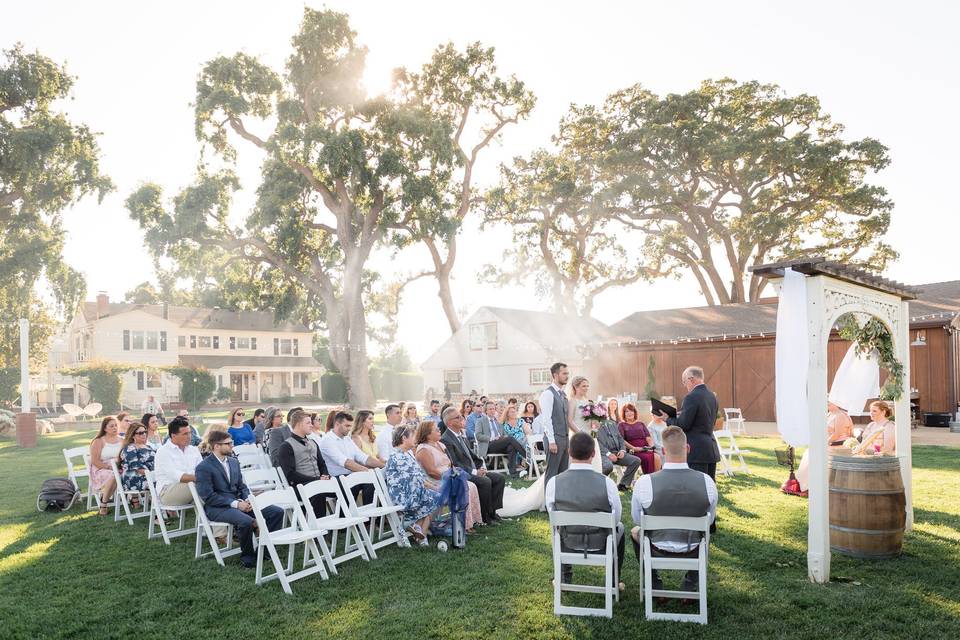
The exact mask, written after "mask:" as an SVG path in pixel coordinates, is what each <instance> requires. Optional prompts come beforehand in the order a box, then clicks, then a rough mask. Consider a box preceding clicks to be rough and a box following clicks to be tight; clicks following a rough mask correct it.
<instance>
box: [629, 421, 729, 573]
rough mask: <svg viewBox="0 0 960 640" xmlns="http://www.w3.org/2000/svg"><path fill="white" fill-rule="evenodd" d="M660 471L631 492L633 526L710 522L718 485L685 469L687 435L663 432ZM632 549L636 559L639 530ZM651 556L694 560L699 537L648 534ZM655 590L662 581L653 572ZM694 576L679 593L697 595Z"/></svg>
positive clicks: (687, 533)
mask: <svg viewBox="0 0 960 640" xmlns="http://www.w3.org/2000/svg"><path fill="white" fill-rule="evenodd" d="M661 437H662V439H663V456H664V463H663V468H662V469H661V470H660V471H657V472H656V473H651V474H648V475H643V476H640V479H639V480H637V484H636V485H635V486H634V489H633V501H632V502H631V513H632V515H633V521H634V522H640V516H641V515H642V514H647V515H651V516H681V517H691V518H696V517H700V516H703V515H706V513H707V512H708V511H709V512H710V516H711V518H710V520H711V522H712V521H713V518H715V517H716V513H717V485H716V484H715V483H714V481H713V478H711V477H710V476H708V475H707V474H705V473H703V472H702V471H696V470H694V469H691V468H690V467H688V466H687V453H688V452H689V451H690V446H689V445H688V444H687V435H686V434H685V433H684V432H683V429H681V428H680V427H677V426H671V427H667V428H666V429H664V430H663V435H662V436H661ZM631 534H632V535H631V537H632V538H633V549H634V551H636V553H637V558H638V559H639V558H640V554H641V553H643V552H642V551H641V548H640V527H634V528H633V531H632V532H631ZM648 537H649V538H650V553H652V554H653V555H654V556H657V557H667V556H676V557H680V558H695V557H697V545H698V544H700V539H701V536H700V533H699V532H696V531H682V530H679V529H670V530H663V531H651V532H650V533H649V534H648ZM652 581H653V584H652V585H651V586H652V587H653V588H654V589H663V581H662V580H661V579H660V576H658V575H657V571H656V570H654V571H653V575H652ZM697 585H698V582H697V572H696V571H688V572H687V574H686V575H685V576H684V578H683V583H682V584H681V587H680V590H681V591H697V588H698V587H697Z"/></svg>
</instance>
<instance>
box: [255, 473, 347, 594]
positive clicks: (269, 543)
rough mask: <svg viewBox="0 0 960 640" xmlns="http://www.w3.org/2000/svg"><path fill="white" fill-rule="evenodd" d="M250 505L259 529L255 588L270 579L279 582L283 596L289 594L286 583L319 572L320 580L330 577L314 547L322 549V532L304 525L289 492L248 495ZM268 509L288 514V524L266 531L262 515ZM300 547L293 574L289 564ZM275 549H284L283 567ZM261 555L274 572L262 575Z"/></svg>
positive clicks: (304, 521) (281, 490)
mask: <svg viewBox="0 0 960 640" xmlns="http://www.w3.org/2000/svg"><path fill="white" fill-rule="evenodd" d="M250 504H251V505H252V506H253V513H254V515H255V516H256V518H257V527H258V529H259V531H258V532H257V539H258V544H257V577H256V583H257V586H259V585H261V584H263V583H265V582H269V581H270V580H279V581H280V584H281V586H283V592H284V593H286V594H287V595H293V590H292V589H291V588H290V583H291V582H293V581H295V580H299V579H300V578H306V577H307V576H311V575H313V574H315V573H319V574H320V577H321V578H323V579H324V580H327V579H328V578H329V577H330V576H329V575H328V574H327V569H326V566H325V564H324V556H323V554H322V552H321V551H320V549H319V548H318V547H317V542H318V541H319V542H320V545H321V546H323V547H326V543H325V542H324V541H323V531H321V530H318V529H311V528H310V526H309V525H308V524H307V521H306V519H305V518H304V515H303V512H302V511H301V510H300V506H299V504H298V502H297V496H296V495H295V494H294V492H293V489H275V490H273V491H266V492H264V493H261V494H259V495H255V496H254V495H251V496H250ZM268 506H276V507H280V508H282V509H284V510H285V511H286V512H287V513H288V514H289V518H290V524H289V525H288V526H285V527H283V528H281V529H277V530H275V531H270V530H269V529H268V528H267V520H266V518H265V517H264V515H263V511H264V509H266V508H267V507H268ZM300 544H302V545H303V568H302V569H300V570H299V571H294V569H293V564H294V561H295V560H296V551H297V545H300ZM278 546H286V547H287V562H286V565H284V563H283V562H282V561H281V560H280V553H279V552H278V550H277V547H278ZM264 553H267V554H269V555H270V561H271V562H272V563H273V570H274V571H273V573H270V574H266V575H265V574H264V572H263V556H264ZM328 553H329V552H328Z"/></svg>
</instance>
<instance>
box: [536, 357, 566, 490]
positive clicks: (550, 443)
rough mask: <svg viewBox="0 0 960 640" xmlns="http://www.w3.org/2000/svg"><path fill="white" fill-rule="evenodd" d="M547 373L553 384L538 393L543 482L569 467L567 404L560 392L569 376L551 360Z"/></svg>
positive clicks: (561, 363) (564, 369)
mask: <svg viewBox="0 0 960 640" xmlns="http://www.w3.org/2000/svg"><path fill="white" fill-rule="evenodd" d="M550 375H551V376H553V383H552V384H551V385H550V386H549V387H547V389H546V391H544V392H543V393H541V394H540V416H541V418H540V419H541V420H543V436H544V439H543V447H544V449H546V453H547V471H546V473H545V474H544V477H545V480H544V482H547V483H549V482H550V478H552V477H553V476H555V475H557V474H558V473H562V472H564V471H566V470H567V467H568V466H570V458H569V456H568V454H567V442H568V439H569V431H568V429H569V427H568V422H567V412H568V410H569V407H570V405H569V402H568V401H567V394H566V393H564V392H563V387H564V386H566V384H567V380H568V379H569V378H570V370H569V369H567V365H566V364H564V363H563V362H555V363H553V366H551V367H550Z"/></svg>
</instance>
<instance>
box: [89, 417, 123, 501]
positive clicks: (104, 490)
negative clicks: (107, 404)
mask: <svg viewBox="0 0 960 640" xmlns="http://www.w3.org/2000/svg"><path fill="white" fill-rule="evenodd" d="M118 430H119V427H118V425H117V419H116V418H114V417H113V416H107V417H106V418H104V419H103V420H101V421H100V431H98V432H97V436H96V437H95V438H94V439H93V441H92V442H90V469H89V473H90V491H97V492H98V494H99V497H100V515H102V516H105V515H107V514H108V513H109V510H108V509H107V503H109V502H110V501H111V500H113V492H114V491H116V490H117V481H116V479H115V478H114V477H113V468H112V467H111V466H110V462H111V460H114V459H116V457H117V456H118V455H120V447H121V445H122V444H123V440H122V439H121V438H120V434H119V433H117V432H118Z"/></svg>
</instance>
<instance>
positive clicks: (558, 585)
mask: <svg viewBox="0 0 960 640" xmlns="http://www.w3.org/2000/svg"><path fill="white" fill-rule="evenodd" d="M569 526H585V527H595V528H597V529H606V530H607V531H608V533H607V540H606V549H604V550H603V551H602V552H589V551H588V552H584V551H564V550H563V548H562V546H561V539H560V528H561V527H569ZM550 529H551V531H552V532H553V612H554V613H555V614H556V615H571V616H604V617H607V618H612V617H613V602H614V601H615V600H616V601H619V600H620V589H619V582H620V578H619V576H618V575H617V522H616V518H615V516H614V514H613V513H604V512H597V513H588V512H580V511H551V512H550ZM563 564H569V565H587V566H594V567H603V568H604V581H603V585H601V586H598V585H586V584H564V583H563V582H562V581H561V577H562V576H561V573H562V571H561V565H563ZM563 591H577V592H580V593H602V594H603V598H604V606H603V608H596V607H572V606H568V605H564V604H562V602H561V595H562V592H563Z"/></svg>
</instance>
